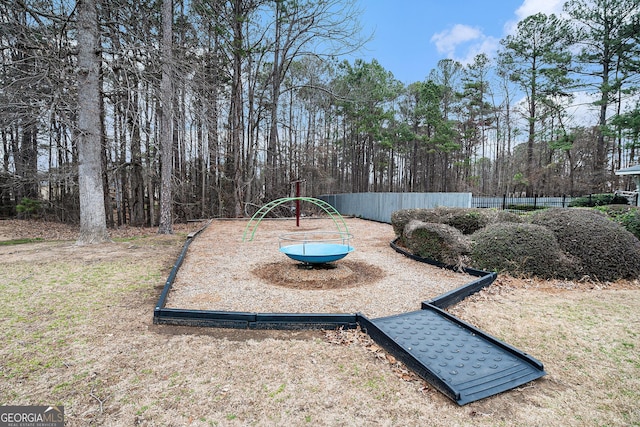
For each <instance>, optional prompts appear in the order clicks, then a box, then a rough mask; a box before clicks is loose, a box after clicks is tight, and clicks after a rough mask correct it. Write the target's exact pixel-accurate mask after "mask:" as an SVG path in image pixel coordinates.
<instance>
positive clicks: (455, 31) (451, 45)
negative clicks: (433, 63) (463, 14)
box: [431, 24, 484, 55]
mask: <svg viewBox="0 0 640 427" xmlns="http://www.w3.org/2000/svg"><path fill="white" fill-rule="evenodd" d="M482 37H484V36H483V34H482V31H480V29H478V28H474V27H470V26H468V25H462V24H456V25H454V26H453V27H452V28H450V29H448V30H444V31H442V32H440V33H436V34H434V35H433V37H431V42H432V43H435V45H436V49H438V53H441V54H445V55H453V54H454V53H455V51H456V48H457V47H458V46H459V45H460V44H463V43H467V42H469V41H471V40H477V39H480V38H482Z"/></svg>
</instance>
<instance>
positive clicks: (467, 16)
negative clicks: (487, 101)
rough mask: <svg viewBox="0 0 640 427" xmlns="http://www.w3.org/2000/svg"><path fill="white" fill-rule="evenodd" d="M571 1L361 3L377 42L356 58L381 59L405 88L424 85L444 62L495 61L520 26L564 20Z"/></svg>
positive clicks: (391, 0) (363, 20)
mask: <svg viewBox="0 0 640 427" xmlns="http://www.w3.org/2000/svg"><path fill="white" fill-rule="evenodd" d="M564 2H565V0H360V8H361V9H362V12H363V13H362V16H361V21H360V22H361V25H362V27H363V30H364V32H365V33H372V32H373V33H374V34H373V37H374V38H373V40H371V41H370V42H369V43H368V44H367V46H366V47H365V48H364V49H363V50H362V51H361V52H359V53H358V54H357V55H355V56H356V57H359V58H363V59H366V60H367V61H370V60H371V59H373V58H375V59H376V60H378V62H379V63H380V64H381V65H382V66H383V67H384V68H385V69H387V70H388V71H391V72H392V73H393V75H394V76H395V78H396V79H398V80H400V81H402V82H403V83H405V84H408V83H412V82H415V81H421V80H424V79H425V77H427V75H428V74H429V72H430V71H431V69H433V68H435V67H436V65H437V63H438V61H439V60H440V59H444V58H451V59H456V60H458V61H460V62H462V63H464V64H466V63H469V62H470V61H471V60H472V59H473V57H474V56H475V55H476V54H478V53H481V52H484V53H487V54H488V55H490V56H493V54H494V53H495V51H496V50H497V48H498V47H499V41H500V39H502V38H503V37H504V36H505V35H507V34H509V33H510V32H511V31H512V30H513V28H514V27H515V25H516V24H517V22H518V21H519V20H521V19H523V18H525V17H526V16H529V15H533V14H535V13H538V12H544V13H556V14H560V13H561V11H562V5H563V4H564Z"/></svg>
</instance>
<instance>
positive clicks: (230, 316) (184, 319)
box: [153, 221, 545, 405]
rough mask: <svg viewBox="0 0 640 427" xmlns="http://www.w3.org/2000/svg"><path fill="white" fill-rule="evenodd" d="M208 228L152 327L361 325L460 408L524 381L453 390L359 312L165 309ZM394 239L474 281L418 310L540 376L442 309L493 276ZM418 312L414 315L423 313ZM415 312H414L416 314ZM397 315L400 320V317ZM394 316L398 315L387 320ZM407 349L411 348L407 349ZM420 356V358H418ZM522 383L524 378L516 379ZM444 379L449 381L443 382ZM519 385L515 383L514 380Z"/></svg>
mask: <svg viewBox="0 0 640 427" xmlns="http://www.w3.org/2000/svg"><path fill="white" fill-rule="evenodd" d="M209 224H211V221H210V222H209V223H208V224H207V225H205V226H204V227H203V228H201V229H200V230H198V231H197V232H195V233H191V234H189V235H188V237H187V240H186V242H185V244H184V246H183V248H182V251H181V252H180V255H179V257H178V259H177V260H176V262H175V264H174V266H173V268H172V270H171V273H170V274H169V277H168V278H167V281H166V282H165V286H164V288H163V290H162V292H161V294H160V298H159V299H158V303H157V305H156V307H155V310H154V315H153V323H155V324H170V325H184V326H201V327H216V328H233V329H256V330H267V329H277V330H293V329H337V328H346V329H352V328H356V327H358V326H360V327H361V328H362V329H363V331H365V332H366V333H367V334H369V336H370V337H371V338H372V339H373V340H374V341H375V342H376V343H378V344H379V345H380V346H381V347H382V348H384V349H385V350H386V351H387V352H389V353H390V354H392V355H393V356H394V357H396V358H397V359H398V360H400V361H402V362H403V363H404V364H405V365H406V366H407V367H408V368H409V369H411V370H413V371H414V372H415V373H416V374H418V375H419V376H420V377H422V378H423V379H425V380H426V381H428V382H429V383H430V384H431V385H433V387H434V388H436V389H437V390H439V391H440V392H442V393H443V394H444V395H446V396H447V397H449V398H450V399H452V400H454V401H455V402H456V403H458V404H459V405H464V404H466V403H469V402H472V401H474V400H478V399H481V398H484V397H488V396H490V395H493V394H496V393H499V392H501V391H505V390H508V389H510V388H513V387H516V386H517V385H520V384H522V383H517V384H516V383H514V384H516V385H508V386H506V387H505V386H504V385H499V386H497V387H496V391H490V390H481V391H480V392H479V393H478V392H476V393H475V394H471V395H469V394H466V395H465V394H464V393H463V392H462V390H457V389H456V388H455V387H454V386H452V385H450V384H447V383H446V382H445V381H444V380H443V378H442V377H440V376H439V375H438V374H437V373H436V372H434V371H432V370H431V369H430V368H429V367H427V366H426V365H424V364H423V363H422V362H421V361H420V360H419V359H420V358H419V357H418V358H416V357H417V356H414V355H412V354H411V352H410V351H407V349H406V348H404V347H403V345H401V343H399V342H396V341H395V340H394V339H393V338H392V337H391V336H389V335H388V334H387V333H386V332H385V331H384V330H383V329H382V327H381V326H378V325H377V324H376V322H380V321H383V320H384V318H382V319H373V320H371V319H368V318H367V317H366V316H364V315H362V314H360V313H358V314H322V313H250V312H230V311H210V310H189V309H179V308H166V307H165V305H166V300H167V296H168V293H169V291H170V289H171V287H172V286H173V282H174V281H175V278H176V276H177V273H178V270H179V269H180V267H181V265H182V263H183V261H184V258H185V256H186V253H187V250H188V248H189V245H190V244H191V242H192V241H193V239H194V238H195V237H196V236H197V235H198V234H200V233H201V232H202V231H203V230H204V229H205V228H206V227H208V226H209ZM396 242H397V239H396V240H394V241H392V242H391V243H390V245H391V247H392V248H393V249H394V250H395V251H397V252H399V253H401V254H403V255H405V256H407V257H408V258H410V259H413V260H415V261H419V262H423V263H427V264H430V265H434V266H437V267H440V268H446V269H450V270H453V271H457V272H464V273H466V274H469V275H471V276H474V277H477V279H476V280H474V281H472V282H470V283H468V284H466V285H463V286H461V287H459V288H457V289H454V290H452V291H449V292H446V293H444V294H442V295H439V296H437V297H435V298H433V299H431V300H429V301H424V302H422V304H421V310H426V311H425V312H424V313H426V312H427V311H429V310H431V311H432V312H435V313H437V314H438V315H439V316H441V317H442V318H445V319H447V321H449V322H452V323H453V324H456V325H458V326H459V327H460V328H463V329H465V330H467V331H470V333H471V334H473V335H476V336H477V337H480V338H482V339H484V340H485V341H487V342H488V343H490V344H492V345H494V346H496V347H498V348H500V349H502V350H503V351H505V352H507V353H509V354H511V355H513V356H514V357H516V358H517V359H519V360H521V361H522V363H524V364H528V365H530V366H531V367H532V368H533V369H536V370H537V372H534V373H529V374H527V376H526V377H525V378H524V379H525V380H527V381H531V380H533V379H536V378H539V377H540V376H543V375H544V374H545V372H544V370H543V365H542V363H541V362H540V361H538V360H537V359H535V358H533V357H531V356H530V355H528V354H527V353H524V352H522V351H520V350H518V349H517V348H515V347H512V346H510V345H509V344H507V343H504V342H502V341H500V340H499V339H497V338H494V337H493V336H491V335H489V334H487V333H485V332H483V331H481V330H479V329H477V328H476V327H474V326H473V325H470V324H468V323H466V322H464V321H462V320H460V319H458V318H457V317H455V316H453V315H451V314H450V313H448V312H446V311H444V309H445V308H447V307H449V306H451V305H453V304H455V303H457V302H460V301H462V300H464V299H465V298H466V297H468V296H469V295H472V294H474V293H476V292H478V291H479V290H481V289H482V288H484V287H486V286H489V285H490V284H491V283H493V282H494V281H495V279H496V277H497V275H496V273H493V272H486V271H482V270H478V269H474V268H470V267H457V266H452V265H448V264H445V263H442V262H439V261H436V260H432V259H428V258H422V257H419V256H416V255H413V254H411V253H408V252H407V251H405V250H404V249H402V248H400V247H399V246H398V245H396ZM421 310H419V311H418V312H421ZM418 312H415V313H418ZM404 315H412V313H405V314H404ZM398 316H403V315H402V314H401V315H398ZM391 317H396V316H391ZM409 350H410V348H409ZM420 357H421V356H420ZM520 380H522V378H521V379H520ZM447 381H448V380H447ZM514 381H516V382H517V381H518V379H514Z"/></svg>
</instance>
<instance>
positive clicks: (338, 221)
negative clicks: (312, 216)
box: [242, 197, 349, 242]
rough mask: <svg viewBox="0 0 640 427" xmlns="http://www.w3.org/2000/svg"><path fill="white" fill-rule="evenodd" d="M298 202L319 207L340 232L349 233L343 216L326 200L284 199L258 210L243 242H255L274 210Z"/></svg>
mask: <svg viewBox="0 0 640 427" xmlns="http://www.w3.org/2000/svg"><path fill="white" fill-rule="evenodd" d="M296 200H299V201H301V202H309V203H312V204H314V205H316V206H318V207H319V208H321V209H322V210H323V211H324V212H325V213H327V214H328V215H329V217H331V219H332V220H333V223H334V224H335V225H336V227H337V228H338V231H339V232H343V233H348V232H349V230H348V228H347V224H346V223H345V222H344V218H342V215H340V212H338V211H337V210H336V208H334V207H333V206H331V205H330V204H329V203H327V202H325V201H324V200H320V199H316V198H315V197H283V198H281V199H276V200H273V201H271V202H269V203H267V204H266V205H264V206H262V207H261V208H260V209H258V211H257V212H256V213H255V214H253V216H252V217H251V219H250V220H249V223H248V224H247V226H246V227H245V229H244V233H243V234H242V241H243V242H246V241H249V242H250V241H252V240H253V237H254V236H255V234H256V230H257V229H258V226H259V225H260V222H261V221H262V220H263V219H264V217H265V216H266V215H267V214H268V213H269V212H270V211H271V210H272V209H274V208H276V207H277V206H280V205H282V204H283V203H288V202H294V201H296ZM247 237H248V238H247Z"/></svg>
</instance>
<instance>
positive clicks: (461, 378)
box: [359, 304, 545, 405]
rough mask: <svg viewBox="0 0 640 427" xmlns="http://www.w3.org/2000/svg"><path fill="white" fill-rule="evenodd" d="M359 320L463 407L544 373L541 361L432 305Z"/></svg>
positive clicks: (382, 342)
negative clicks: (411, 310)
mask: <svg viewBox="0 0 640 427" xmlns="http://www.w3.org/2000/svg"><path fill="white" fill-rule="evenodd" d="M359 321H360V322H359V323H360V325H361V327H362V328H363V329H365V330H366V332H367V333H368V334H369V335H370V336H371V338H372V339H373V340H374V341H376V342H377V343H378V344H379V345H380V346H382V347H383V348H384V349H385V350H386V351H388V352H389V353H391V354H393V355H394V356H395V357H396V358H397V359H398V360H401V361H402V362H403V363H404V364H405V365H407V367H409V368H410V369H412V370H413V371H415V372H416V373H417V374H418V375H419V376H421V377H422V378H423V379H425V380H426V381H428V382H429V383H431V384H432V385H433V386H434V387H435V388H436V389H438V390H439V391H440V392H442V393H443V394H445V395H446V396H448V397H449V398H451V399H452V400H454V401H455V402H456V403H458V404H459V405H465V404H467V403H470V402H473V401H476V400H479V399H483V398H485V397H489V396H492V395H494V394H498V393H501V392H503V391H506V390H510V389H512V388H515V387H518V386H520V385H523V384H526V383H528V382H529V381H533V380H535V379H537V378H540V377H542V376H544V375H545V372H544V369H543V366H542V363H540V362H539V361H538V360H536V359H534V358H533V357H531V356H529V355H528V354H526V353H524V352H522V351H520V350H518V349H516V348H514V347H511V346H510V345H508V344H506V343H504V342H502V341H500V340H498V339H496V338H494V337H492V336H490V335H488V334H486V333H485V332H482V331H481V330H479V329H477V328H475V327H474V326H472V325H470V324H467V323H466V322H463V321H462V320H460V319H458V318H456V317H454V316H452V315H450V314H448V313H447V312H445V311H443V310H441V309H439V308H437V307H435V306H432V305H429V304H425V305H423V309H422V310H418V311H413V312H409V313H403V314H399V315H394V316H389V317H383V318H378V319H368V318H366V317H365V316H362V315H360V316H359Z"/></svg>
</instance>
